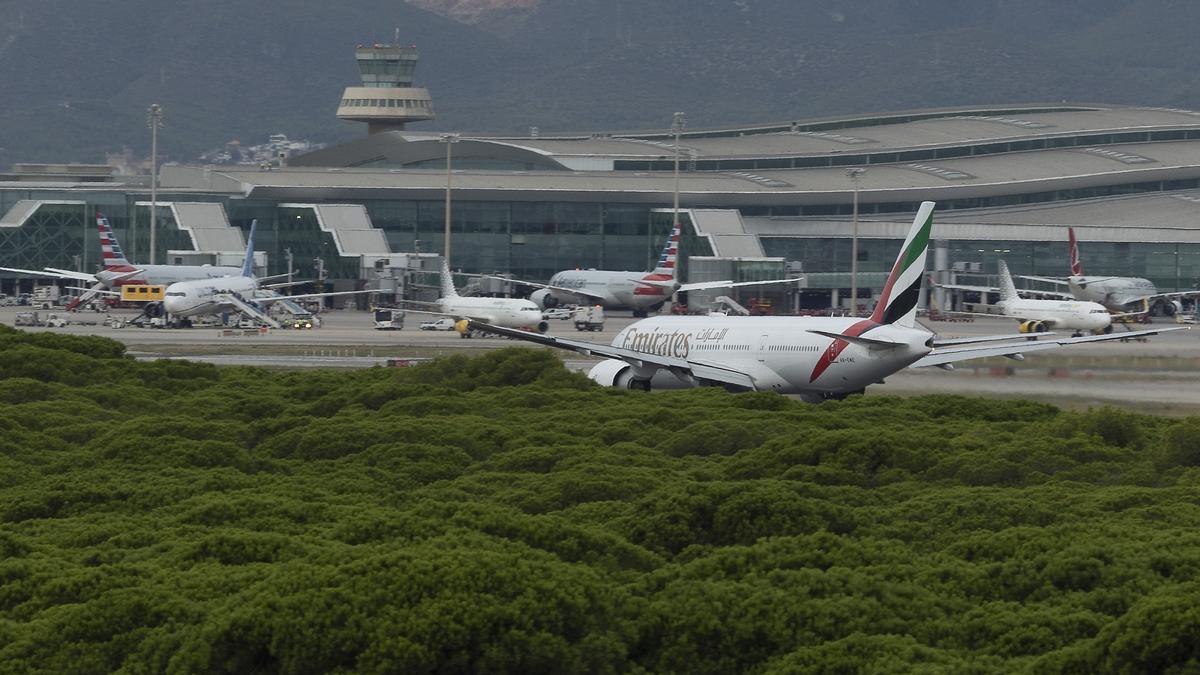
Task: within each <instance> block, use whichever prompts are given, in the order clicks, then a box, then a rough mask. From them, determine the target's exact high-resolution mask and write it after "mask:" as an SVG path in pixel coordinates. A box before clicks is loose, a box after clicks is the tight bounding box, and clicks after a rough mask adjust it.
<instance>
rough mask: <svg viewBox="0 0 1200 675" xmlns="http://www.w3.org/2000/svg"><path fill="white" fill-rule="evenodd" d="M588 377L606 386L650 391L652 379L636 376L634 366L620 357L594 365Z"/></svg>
mask: <svg viewBox="0 0 1200 675" xmlns="http://www.w3.org/2000/svg"><path fill="white" fill-rule="evenodd" d="M587 376H588V379H589V380H591V381H592V382H595V383H596V384H599V385H603V386H605V387H616V388H618V389H641V390H643V391H650V380H649V379H640V378H637V377H635V375H634V372H633V366H630V365H629V364H628V363H625V362H624V361H622V360H620V359H608V360H607V361H601V362H600V363H597V364H596V365H594V366H592V369H591V370H589V371H588V375H587Z"/></svg>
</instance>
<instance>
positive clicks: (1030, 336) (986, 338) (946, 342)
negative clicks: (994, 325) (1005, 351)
mask: <svg viewBox="0 0 1200 675" xmlns="http://www.w3.org/2000/svg"><path fill="white" fill-rule="evenodd" d="M988 316H996V315H995V314H989V315H988ZM1051 335H1054V333H1049V332H1047V333H1006V334H1004V335H979V336H975V337H962V338H939V337H934V338H933V346H934V347H956V346H959V345H973V344H979V343H981V342H1000V341H1003V340H1034V339H1037V338H1044V337H1050V336H1051Z"/></svg>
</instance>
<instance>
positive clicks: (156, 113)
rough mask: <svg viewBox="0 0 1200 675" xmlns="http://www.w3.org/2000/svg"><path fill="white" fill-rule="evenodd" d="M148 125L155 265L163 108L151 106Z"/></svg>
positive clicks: (151, 222)
mask: <svg viewBox="0 0 1200 675" xmlns="http://www.w3.org/2000/svg"><path fill="white" fill-rule="evenodd" d="M146 114H147V121H146V123H147V124H149V125H150V264H151V265H153V264H154V254H155V249H156V248H157V246H156V245H155V244H156V243H157V242H156V241H155V234H156V231H155V230H156V224H157V217H158V213H157V212H158V128H159V127H160V126H162V106H160V105H159V104H157V103H154V104H151V105H150V109H149V110H148V111H147V113H146Z"/></svg>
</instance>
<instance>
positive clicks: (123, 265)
mask: <svg viewBox="0 0 1200 675" xmlns="http://www.w3.org/2000/svg"><path fill="white" fill-rule="evenodd" d="M96 229H98V230H99V231H100V255H101V258H102V260H103V261H104V266H103V268H102V269H101V270H100V271H99V272H96V273H95V274H88V273H86V272H74V271H72V270H63V269H58V268H54V267H47V268H45V269H42V270H24V269H17V268H14V267H0V270H5V271H8V272H20V273H22V274H31V275H34V276H40V277H51V278H54V279H67V280H70V281H79V282H83V283H86V284H93V286H92V287H91V288H88V289H87V290H86V291H85V292H84V293H83V294H81V295H79V296H78V297H75V298H72V299H71V301H70V302H69V303H67V306H66V308H67V310H74V309H76V308H77V307H79V305H81V304H83V303H85V302H87V301H88V300H91V299H92V298H94V297H96V296H97V295H101V294H103V291H105V290H113V289H115V288H117V287H119V286H125V285H151V286H167V285H170V284H173V283H175V282H178V281H190V280H192V279H217V278H220V277H232V276H238V275H239V274H241V273H242V271H241V269H239V268H237V267H218V266H213V265H137V266H135V265H133V264H132V263H130V262H129V260H128V259H126V258H125V254H124V253H123V252H122V251H121V244H120V243H118V242H117V236H116V234H114V233H113V229H112V226H111V225H110V224H109V222H108V219H107V218H105V217H104V215H103V214H101V213H100V212H97V213H96Z"/></svg>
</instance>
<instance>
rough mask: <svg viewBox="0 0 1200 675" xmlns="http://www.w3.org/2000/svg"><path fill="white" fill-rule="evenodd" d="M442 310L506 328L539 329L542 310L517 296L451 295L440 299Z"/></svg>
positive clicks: (452, 314)
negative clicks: (516, 297)
mask: <svg viewBox="0 0 1200 675" xmlns="http://www.w3.org/2000/svg"><path fill="white" fill-rule="evenodd" d="M438 305H439V307H440V309H441V311H442V312H444V313H446V314H448V315H451V316H458V317H470V318H472V319H475V320H477V321H483V322H485V323H490V324H492V325H493V326H501V327H504V328H524V329H535V330H536V329H538V327H539V326H540V325H542V324H544V323H545V321H544V320H543V319H542V310H541V308H540V307H538V306H537V305H536V304H534V303H533V302H532V301H530V300H521V299H515V298H477V297H450V298H441V299H439V300H438Z"/></svg>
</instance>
